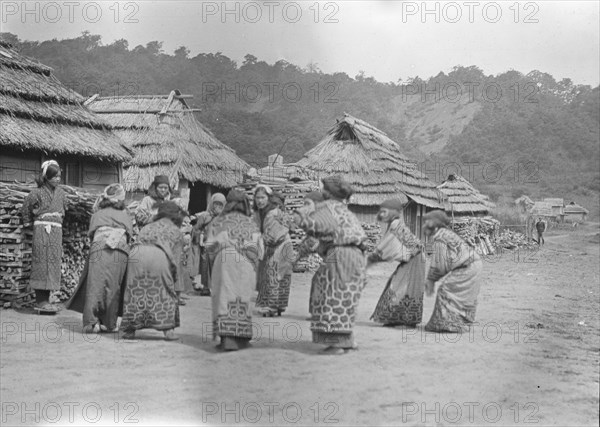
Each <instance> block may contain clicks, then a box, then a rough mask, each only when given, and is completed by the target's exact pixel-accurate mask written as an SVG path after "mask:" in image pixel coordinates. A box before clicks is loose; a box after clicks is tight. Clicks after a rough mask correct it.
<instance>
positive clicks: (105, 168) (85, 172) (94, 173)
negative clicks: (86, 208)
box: [67, 161, 121, 191]
mask: <svg viewBox="0 0 600 427" xmlns="http://www.w3.org/2000/svg"><path fill="white" fill-rule="evenodd" d="M80 165H81V166H80V167H81V179H80V182H81V183H80V186H81V187H83V188H86V189H89V190H96V191H102V190H104V187H106V186H107V185H109V184H114V183H115V182H120V179H119V177H120V176H121V174H120V172H119V168H120V166H119V165H117V164H114V163H105V162H91V161H83V162H81V163H80ZM74 167H76V166H75V165H74ZM67 173H68V170H67Z"/></svg>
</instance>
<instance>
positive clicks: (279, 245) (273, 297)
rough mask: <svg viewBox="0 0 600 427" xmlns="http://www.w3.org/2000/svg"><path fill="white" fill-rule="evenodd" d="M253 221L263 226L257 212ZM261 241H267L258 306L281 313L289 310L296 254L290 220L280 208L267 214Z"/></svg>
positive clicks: (259, 268)
mask: <svg viewBox="0 0 600 427" xmlns="http://www.w3.org/2000/svg"><path fill="white" fill-rule="evenodd" d="M254 219H255V221H256V223H257V225H258V226H259V227H260V215H258V213H255V214H254ZM262 238H263V241H264V242H265V256H264V258H263V259H262V260H261V261H260V263H259V266H258V274H257V288H258V296H257V298H256V307H257V308H259V309H261V308H262V309H269V310H270V311H272V312H277V313H282V312H284V311H285V309H286V308H287V305H288V301H289V298H290V287H291V284H292V268H293V264H294V262H295V261H296V255H295V253H294V246H293V244H292V239H291V238H290V234H289V224H288V222H287V218H286V217H285V214H284V213H283V212H282V211H281V210H280V209H279V208H275V209H273V210H271V211H269V212H267V214H266V215H265V218H264V221H263V224H262Z"/></svg>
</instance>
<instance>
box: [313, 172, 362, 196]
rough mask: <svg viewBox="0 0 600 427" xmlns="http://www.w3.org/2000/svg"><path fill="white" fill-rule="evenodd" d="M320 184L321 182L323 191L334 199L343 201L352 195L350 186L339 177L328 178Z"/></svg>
mask: <svg viewBox="0 0 600 427" xmlns="http://www.w3.org/2000/svg"><path fill="white" fill-rule="evenodd" d="M321 182H323V189H324V190H326V191H327V192H328V193H330V194H331V195H332V196H333V197H335V198H336V199H340V200H345V199H348V198H349V197H350V196H351V195H352V194H353V193H354V190H353V189H352V186H351V185H350V184H349V183H348V182H347V181H346V180H345V179H344V178H343V177H342V176H341V175H332V176H328V177H326V178H323V179H322V180H321Z"/></svg>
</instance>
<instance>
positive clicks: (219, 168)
mask: <svg viewBox="0 0 600 427" xmlns="http://www.w3.org/2000/svg"><path fill="white" fill-rule="evenodd" d="M186 98H191V96H190V95H182V94H181V93H180V92H179V91H178V90H174V91H172V92H171V93H170V94H169V95H147V96H146V95H138V96H121V97H98V96H97V95H94V96H93V97H92V98H90V99H89V100H88V101H86V105H88V106H89V108H90V109H91V110H92V111H94V112H95V113H98V114H100V115H102V117H103V118H104V119H106V120H107V121H108V122H109V123H110V124H111V125H112V126H113V127H114V129H115V132H116V133H117V135H118V136H120V137H121V139H122V140H123V141H125V143H126V144H127V145H128V146H129V147H130V148H131V149H132V150H133V152H134V157H133V160H131V161H130V162H129V163H126V164H125V174H124V181H125V187H126V189H127V190H128V191H135V190H144V189H147V188H148V187H149V186H150V184H151V183H152V181H153V179H154V176H155V175H167V176H169V177H170V180H171V185H173V186H174V188H177V186H178V182H179V179H186V180H188V181H190V182H203V183H206V184H211V185H215V186H218V187H233V186H235V185H236V184H237V183H238V182H241V181H242V178H243V173H244V172H245V171H246V170H247V169H248V168H249V166H248V164H247V163H246V162H244V161H243V160H242V159H240V158H239V157H238V156H237V155H236V154H235V152H234V151H233V150H232V149H231V148H229V147H228V146H226V145H225V144H223V143H221V142H220V141H219V140H217V138H216V137H215V136H214V135H213V134H212V133H211V132H210V131H209V130H208V129H207V128H205V127H204V126H203V125H202V124H201V123H200V122H198V121H197V120H196V119H195V118H194V116H193V112H194V111H196V110H193V109H191V108H190V107H189V106H188V104H187V103H186V102H185V99H186Z"/></svg>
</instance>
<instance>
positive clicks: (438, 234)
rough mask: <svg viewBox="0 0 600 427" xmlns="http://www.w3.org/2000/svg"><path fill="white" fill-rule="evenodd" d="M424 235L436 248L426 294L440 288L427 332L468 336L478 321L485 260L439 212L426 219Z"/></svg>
mask: <svg viewBox="0 0 600 427" xmlns="http://www.w3.org/2000/svg"><path fill="white" fill-rule="evenodd" d="M423 219H424V220H425V226H424V231H425V234H426V235H427V236H430V237H431V239H432V244H433V254H432V259H431V266H430V267H429V273H428V274H427V283H426V285H425V291H426V292H427V295H428V296H431V295H433V292H434V288H435V283H436V282H437V283H438V285H439V288H438V292H437V298H436V300H435V307H434V309H433V314H432V315H431V319H429V323H427V325H426V326H425V330H426V331H434V332H465V331H467V330H468V328H469V327H470V325H471V324H472V323H473V322H474V321H475V311H476V309H477V296H478V295H479V287H480V273H481V269H482V268H483V267H482V262H481V258H480V257H479V255H478V254H477V252H476V251H475V248H474V247H472V246H470V245H469V244H468V243H467V242H465V241H464V240H463V239H462V238H461V237H460V236H459V235H458V234H456V233H455V232H454V231H452V230H450V229H449V228H448V225H449V224H450V219H449V218H448V216H447V215H446V213H445V212H444V211H440V210H435V211H431V212H429V213H427V214H425V215H424V216H423Z"/></svg>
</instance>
